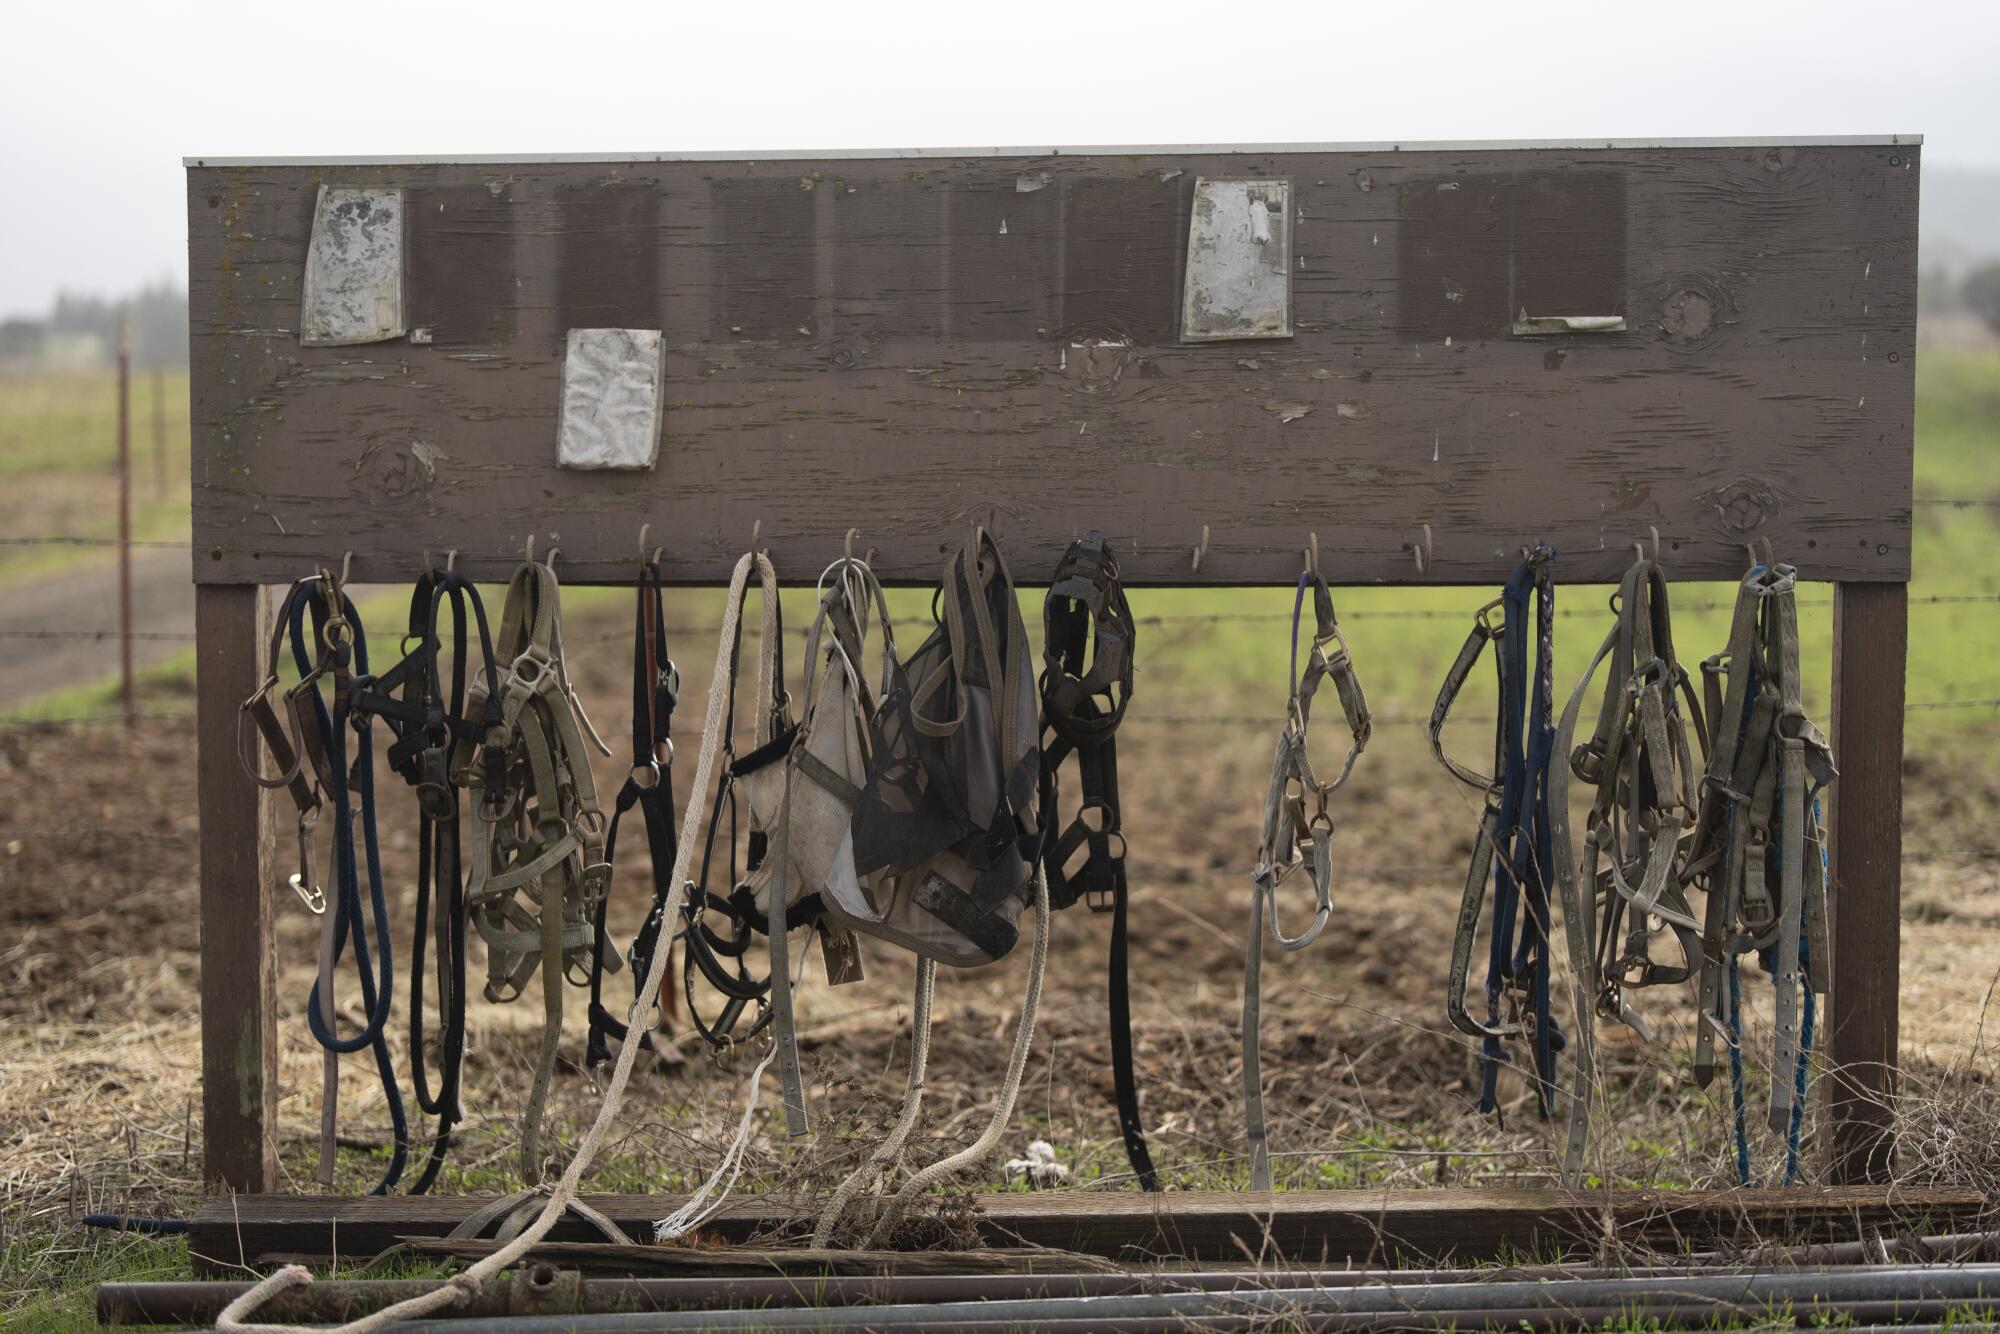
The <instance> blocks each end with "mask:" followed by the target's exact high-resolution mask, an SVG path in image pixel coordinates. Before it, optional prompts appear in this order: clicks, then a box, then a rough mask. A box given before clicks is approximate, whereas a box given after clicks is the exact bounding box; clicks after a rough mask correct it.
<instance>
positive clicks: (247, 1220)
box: [188, 1187, 1985, 1272]
mask: <svg viewBox="0 0 2000 1334" xmlns="http://www.w3.org/2000/svg"><path fill="white" fill-rule="evenodd" d="M977 1199H978V1208H977V1210H976V1211H975V1213H974V1215H973V1220H972V1221H973V1223H974V1225H975V1226H976V1227H977V1228H978V1231H979V1234H980V1236H981V1237H982V1238H983V1239H984V1240H985V1241H987V1242H989V1243H991V1244H994V1245H1005V1246H1023V1245H1025V1246H1046V1247H1051V1248H1054V1249H1057V1250H1066V1251H1077V1252H1081V1253H1084V1254H1090V1255H1099V1256H1104V1257H1107V1258H1110V1259H1115V1260H1120V1261H1125V1262H1130V1263H1139V1262H1146V1261H1157V1260H1161V1259H1183V1258H1184V1259H1190V1260H1233V1261H1252V1260H1260V1261H1266V1262H1268V1261H1275V1260H1279V1259H1284V1260H1290V1261H1297V1262H1302V1263H1313V1264H1320V1263H1335V1262H1346V1261H1358V1262H1364V1263H1375V1264H1382V1263H1398V1264H1407V1263H1411V1262H1414V1261H1417V1260H1454V1261H1470V1260H1486V1259H1494V1258H1499V1257H1501V1256H1504V1255H1509V1254H1512V1255H1526V1254H1535V1255H1544V1256H1545V1255H1549V1254H1551V1253H1552V1252H1555V1251H1557V1250H1569V1251H1572V1252H1575V1253H1581V1254H1585V1255H1588V1254H1592V1253H1594V1252H1595V1251H1596V1250H1597V1249H1598V1247H1599V1246H1600V1244H1601V1243H1603V1242H1605V1241H1607V1240H1615V1242H1616V1243H1617V1244H1620V1245H1638V1244H1644V1245H1648V1246H1652V1247H1655V1248H1658V1249H1661V1250H1666V1251H1681V1250H1693V1249H1701V1248H1713V1247H1728V1246H1735V1245H1745V1244H1749V1243H1752V1242H1756V1241H1774V1240H1784V1241H1801V1242H1803V1241H1827V1240H1840V1239H1847V1238H1852V1237H1855V1236H1866V1235H1871V1234H1872V1233H1874V1232H1875V1231H1877V1230H1880V1231H1885V1232H1891V1233H1903V1232H1911V1233H1919V1232H1948V1231H1951V1230H1953V1229H1955V1228H1960V1227H1969V1226H1972V1225H1973V1224H1974V1222H1975V1220H1977V1219H1978V1218H1979V1217H1980V1215H1981V1213H1982V1212H1983V1210H1984V1208H1985V1199H1984V1197H1983V1196H1982V1195H1981V1194H1980V1193H1979V1192H1977V1191H1969V1190H1957V1189H1940V1188H1899V1189H1895V1190H1885V1189H1882V1188H1878V1187H1825V1188H1820V1187H1814V1188H1796V1189H1790V1190H1749V1191H1611V1192H1604V1191H1591V1192H1564V1191H1559V1190H1552V1189H1519V1188H1513V1189H1508V1188H1500V1189H1453V1190H1402V1191H1383V1190H1324V1191H1285V1192H1280V1193H1278V1194H1273V1195H1252V1194H1247V1193H1237V1192H1229V1191H1170V1192H1167V1193H1164V1194H1145V1193H1141V1192H1138V1191H1120V1192H1105V1193H1102V1194H1099V1193H1092V1192H1081V1191H1063V1192H1051V1193H1042V1194H1000V1195H982V1196H979V1197H977ZM587 1202H588V1203H589V1204H591V1205H593V1206H595V1207H596V1208H597V1209H599V1210H601V1211H603V1212H604V1213H605V1214H607V1215H608V1216H610V1218H611V1219H612V1220H613V1221H614V1222H616V1223H617V1224H618V1225H619V1226H620V1227H621V1228H624V1229H625V1230H626V1231H627V1232H629V1233H631V1234H632V1235H634V1236H639V1237H646V1236H651V1235H652V1223H653V1220H655V1219H658V1218H664V1217H666V1216H667V1215H668V1214H669V1213H672V1212H673V1211H674V1210H675V1209H676V1208H678V1207H679V1206H680V1204H681V1203H682V1200H681V1198H680V1197H677V1196H648V1195H596V1196H589V1197H587ZM486 1203H490V1200H488V1199H483V1198H468V1197H442V1196H423V1197H415V1198H413V1197H409V1196H403V1197H392V1198H379V1197H359V1198H355V1197H337V1196H326V1195H312V1196H288V1195H261V1196H260V1195H245V1196H237V1197H233V1198H228V1199H212V1200H208V1201H206V1202H204V1203H203V1204H202V1205H201V1207H200V1208H199V1209H198V1210H197V1211H196V1213H195V1217H194V1221H193V1225H192V1228H191V1231H190V1233H189V1237H188V1248H189V1251H190V1253H191V1254H192V1255H193V1257H194V1260H195V1264H196V1266H197V1268H199V1269H204V1270H206V1271H209V1272H220V1271H224V1270H237V1271H239V1272H240V1267H243V1266H249V1267H252V1268H255V1267H258V1266H261V1265H269V1264H271V1263H274V1262H276V1261H278V1260H280V1259H283V1260H293V1259H301V1258H303V1259H308V1260H312V1259H327V1258H330V1257H331V1256H332V1255H333V1254H334V1251H335V1247H336V1245H337V1246H338V1250H339V1254H340V1255H341V1256H342V1257H345V1258H355V1259H359V1258H363V1257H366V1256H371V1255H377V1254H380V1253H381V1252H382V1251H385V1250H387V1249H389V1248H390V1247H391V1246H393V1245H395V1244H396V1243H397V1241H398V1239H399V1238H403V1237H442V1236H444V1235H445V1234H446V1233H447V1232H449V1231H450V1230H451V1229H452V1228H453V1227H455V1226H456V1225H457V1224H458V1223H460V1222H461V1221H463V1220H464V1219H465V1218H466V1216H467V1215H469V1214H471V1213H472V1212H473V1211H474V1210H476V1209H478V1208H479V1207H480V1206H481V1205H483V1204H486ZM810 1207H811V1206H810V1204H809V1203H805V1202H800V1201H796V1200H791V1199H787V1198H782V1197H762V1198H760V1197H755V1196H739V1197H737V1198H735V1199H732V1200H730V1201H729V1203H728V1204H727V1205H725V1206H724V1207H723V1209H722V1211H721V1212H720V1213H718V1214H717V1215H716V1216H715V1217H714V1218H713V1219H712V1220H711V1221H710V1222H709V1223H708V1224H706V1225H705V1227H704V1232H706V1233H709V1234H712V1235H713V1236H714V1237H715V1238H717V1239H719V1240H721V1241H725V1242H731V1243H737V1244H741V1243H743V1242H745V1241H747V1240H749V1239H750V1238H752V1237H768V1236H772V1235H776V1234H781V1233H783V1234H789V1235H796V1234H797V1233H798V1232H800V1231H801V1224H802V1222H803V1221H805V1220H807V1219H809V1218H810V1217H811V1214H810ZM551 1239H552V1240H555V1241H588V1240H593V1239H594V1233H593V1232H592V1231H591V1230H590V1228H589V1227H588V1225H586V1224H583V1223H581V1222H575V1223H564V1224H563V1225H560V1226H558V1227H557V1228H556V1229H555V1231H554V1233H553V1234H552V1235H551Z"/></svg>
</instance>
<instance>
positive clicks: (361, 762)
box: [286, 584, 410, 1195]
mask: <svg viewBox="0 0 2000 1334" xmlns="http://www.w3.org/2000/svg"><path fill="white" fill-rule="evenodd" d="M314 595H315V594H314V590H313V588H312V586H311V585H304V584H302V585H299V586H298V587H297V588H295V589H294V590H293V594H292V598H291V601H290V603H289V605H288V606H287V607H286V616H287V619H288V620H289V622H290V627H289V628H290V631H291V641H292V657H293V660H294V661H295V662H296V664H297V666H298V670H299V674H300V676H302V677H303V676H306V675H309V674H310V673H311V672H312V670H313V667H314V661H313V656H312V654H311V653H310V652H309V651H308V649H307V647H306V631H305V623H306V613H307V609H308V607H309V606H310V605H311V603H312V599H313V597H314ZM330 610H331V612H332V614H337V615H339V616H341V617H342V618H344V619H345V620H346V622H347V624H348V627H349V630H350V631H351V633H352V636H353V639H352V642H351V644H349V645H347V646H346V647H345V648H344V649H342V648H338V647H337V648H336V650H335V651H336V652H345V653H347V654H349V655H350V657H349V661H348V663H347V667H348V669H349V670H350V671H351V673H352V675H353V678H354V679H355V680H357V681H361V680H366V679H367V677H368V641H367V638H366V636H365V635H364V633H363V631H362V628H361V618H360V616H359V615H358V614H357V613H356V611H355V609H354V604H353V603H352V602H350V601H349V600H348V599H347V596H346V595H345V594H344V593H343V594H342V595H341V598H340V606H339V607H338V608H335V609H330ZM312 701H313V712H314V715H315V723H316V725H317V726H318V727H319V729H320V735H321V737H322V739H323V741H324V743H325V751H326V760H327V769H328V771H329V772H328V777H329V779H330V780H331V781H330V785H329V790H328V792H327V799H328V804H329V805H330V807H331V808H332V812H333V871H334V876H333V880H334V902H333V903H332V904H331V905H329V906H328V909H327V911H329V912H332V913H335V914H337V916H336V917H335V921H334V938H333V959H334V962H335V964H338V963H339V962H340V958H341V956H342V955H343V954H344V953H345V952H346V949H347V944H348V941H349V940H350V939H351V940H352V941H353V943H354V965H355V971H356V973H357V975H358V979H359V982H360V985H361V1008H362V1012H363V1013H364V1014H365V1015H366V1016H367V1019H366V1022H365V1023H364V1024H363V1026H362V1028H361V1031H360V1032H358V1033H355V1034H353V1035H352V1036H350V1037H345V1038H343V1037H340V1036H339V1035H338V1034H336V1033H335V1032H334V1031H333V1030H332V1029H331V1028H330V1027H329V1026H328V1025H327V1024H326V1022H325V1021H324V1020H323V1019H322V1017H321V1015H320V995H319V988H320V979H318V978H315V979H314V981H313V986H312V991H311V993H310V994H309V996H308V997H307V1000H306V1025H307V1027H308V1028H310V1029H311V1030H312V1034H313V1037H314V1038H316V1039H317V1040H318V1041H319V1044H320V1045H321V1046H322V1047H324V1048H326V1049H327V1050H328V1051H332V1052H337V1053H347V1052H357V1051H360V1050H361V1049H362V1048H363V1047H367V1048H369V1049H370V1051H372V1052H373V1054H374V1057H375V1071H376V1074H377V1075H378V1076H379V1078H380V1079H381V1082H382V1092H383V1095H384V1097H385V1098H386V1100H387V1101H388V1104H389V1123H390V1127H391V1130H392V1133H393V1139H394V1142H393V1147H392V1149H391V1151H390V1156H389V1165H388V1167H387V1168H386V1169H385V1170H384V1171H383V1174H382V1179H381V1180H380V1181H379V1182H377V1183H376V1185H375V1188H374V1189H373V1190H372V1191H370V1192H369V1194H371V1195H386V1194H388V1193H389V1190H390V1188H391V1187H392V1186H394V1185H395V1184H396V1182H397V1181H398V1180H399V1179H400V1178H401V1177H402V1175H403V1163H404V1160H405V1159H406V1157H407V1156H408V1153H409V1141H410V1128H409V1121H408V1118H407V1117H406V1116H405V1114H404V1111H403V1095H402V1090H401V1089H400V1088H399V1087H398V1086H397V1083H396V1067H395V1063H394V1061H393V1060H392V1059H391V1058H390V1055H389V1039H388V1034H387V1029H388V1021H389V1011H390V1009H391V1007H392V1004H393V1002H394V979H395V972H394V959H393V956H392V954H391V950H390V934H389V904H388V899H387V897H386V896H385V894H384V892H383V887H382V850H381V842H380V840H379V838H378V837H377V834H376V826H375V745H374V728H373V723H372V718H371V716H370V715H369V714H366V713H363V714H360V715H359V717H358V721H357V718H356V715H355V714H354V712H353V704H352V700H351V698H350V695H349V693H348V691H347V690H346V689H343V688H341V686H340V684H339V683H338V682H336V687H335V692H334V701H333V708H332V710H331V711H330V712H329V710H328V709H327V706H326V701H325V700H324V699H322V698H321V697H320V695H319V692H318V691H316V690H315V691H314V692H313V693H312ZM350 730H352V732H353V733H354V736H355V742H356V745H355V750H354V771H353V775H352V780H351V786H352V789H353V792H354V794H355V795H356V796H358V797H359V798H360V811H359V813H358V816H357V817H354V818H350V817H349V816H348V811H349V809H350V803H349V801H348V793H349V788H350V776H349V773H348V765H347V754H348V747H347V739H348V732H349V731H350ZM355 818H358V819H359V822H360V824H361V838H362V851H363V855H364V856H365V858H366V862H367V871H368V889H369V905H368V911H369V912H370V913H372V915H373V916H374V919H375V939H376V955H377V959H378V960H379V971H378V965H377V963H376V962H375V961H371V960H370V958H369V949H368V929H367V922H366V919H365V918H364V916H363V909H362V902H361V898H362V896H361V884H360V870H359V868H358V867H357V866H356V864H355V863H356V858H355V849H354V823H355Z"/></svg>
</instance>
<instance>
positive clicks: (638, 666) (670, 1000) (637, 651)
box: [584, 560, 681, 1077]
mask: <svg viewBox="0 0 2000 1334" xmlns="http://www.w3.org/2000/svg"><path fill="white" fill-rule="evenodd" d="M680 689H681V674H680V669H679V668H677V667H675V666H674V660H673V658H672V657H671V656H669V655H668V653H667V620H666V605H665V601H664V598H663V597H662V580H661V577H660V567H659V564H658V562H657V561H654V560H646V561H643V562H641V564H640V566H639V583H638V603H637V607H636V608H635V611H634V624H633V629H632V766H631V771H630V772H629V773H628V774H627V775H626V778H625V783H624V785H623V786H622V787H620V788H619V789H618V798H617V800H616V801H615V802H614V803H613V805H612V810H611V827H610V828H609V829H608V830H606V831H605V835H604V860H605V861H607V862H612V861H615V860H616V857H617V852H618V824H619V821H621V820H622V819H624V818H625V813H626V812H627V811H630V810H632V809H633V808H634V807H637V808H638V811H639V817H640V819H641V820H642V821H643V822H644V825H645V831H646V851H647V854H648V856H649V858H650V860H651V865H652V877H653V903H652V906H651V907H650V908H649V909H648V910H647V913H646V920H645V922H644V923H643V924H642V925H641V926H640V928H639V933H638V934H637V935H636V936H634V937H633V938H632V948H631V950H630V951H629V953H628V956H627V957H628V958H629V960H630V962H631V964H632V985H633V986H635V987H637V986H639V985H641V984H642V983H643V982H644V980H645V978H646V976H647V974H649V973H650V972H651V971H652V965H653V955H654V952H655V951H656V950H659V949H662V948H664V949H668V950H671V949H672V948H673V941H672V939H671V938H668V939H666V940H665V941H664V942H663V941H662V938H661V932H662V930H663V929H664V928H665V923H666V906H667V897H668V895H669V893H670V892H671V891H672V889H673V866H674V854H675V852H676V851H677V848H678V844H677V841H676V839H675V835H674V768H673V765H674V742H673V719H674V705H675V703H676V702H677V701H678V700H679V697H680ZM609 898H610V896H609V895H606V896H605V898H604V899H601V900H599V902H598V905H597V914H596V917H595V919H594V920H593V922H592V924H591V927H592V939H591V962H590V1037H589V1040H588V1042H587V1043H586V1046H585V1054H584V1064H585V1066H586V1067H587V1068H588V1069H590V1071H591V1072H592V1074H593V1077H595V1076H597V1075H599V1074H600V1073H601V1072H602V1070H603V1069H604V1068H605V1067H606V1066H607V1065H608V1064H609V1063H610V1060H611V1042H612V1040H614V1039H615V1040H617V1041H619V1042H624V1041H626V1040H627V1037H628V1034H627V1030H626V1026H625V1024H624V1023H623V1022H622V1021H621V1020H619V1019H618V1018H617V1017H616V1016H615V1015H613V1014H612V1013H611V1012H610V1011H609V1010H606V1009H605V1008H604V974H605V972H606V970H607V967H609V968H611V969H613V970H615V968H616V964H617V952H616V951H615V950H613V949H612V948H611V944H610V941H609V939H608V937H607V935H606V931H605V924H604V919H605V911H606V906H607V904H608V902H609ZM635 999H639V1000H643V1001H645V1004H643V1005H642V1006H641V1007H640V1008H641V1010H642V1011H652V1010H655V1009H657V1010H658V1011H659V1012H660V1014H661V1015H662V1016H663V1017H664V1018H667V1019H671V1018H672V1017H673V1016H674V1014H675V1011H676V1009H677V1006H676V1004H675V1000H674V976H673V963H672V961H671V960H669V961H668V963H667V973H666V975H665V977H664V979H663V980H662V982H661V985H660V991H659V994H658V995H657V996H654V997H650V998H648V997H637V996H636V995H635ZM639 1041H640V1043H641V1044H642V1045H643V1046H644V1047H645V1048H646V1049H647V1050H648V1051H650V1050H652V1044H653V1040H652V1035H651V1034H650V1033H643V1032H642V1033H641V1034H640V1035H639Z"/></svg>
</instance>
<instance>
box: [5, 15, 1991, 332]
mask: <svg viewBox="0 0 2000 1334" xmlns="http://www.w3.org/2000/svg"><path fill="white" fill-rule="evenodd" d="M0 4H4V7H5V21H4V22H5V33H4V40H0V182H4V184H0V200H4V201H5V204H6V207H5V209H4V210H0V316H5V315H10V314H32V313H39V312H41V311H42V310H44V309H45V308H46V306H47V305H48V303H49V301H50V299H51V298H52V297H53V296H54V295H55V293H56V291H57V290H58V289H63V288H68V289H72V290H83V291H95V292H101V293H107V294H109V293H116V292H122V291H124V290H127V289H129V288H131V287H134V286H136V285H137V284H139V283H141V282H144V281H147V280H153V279H159V278H164V277H173V278H175V279H176V280H184V268H185V257H186V227H185V223H184V219H183V210H184V206H185V200H184V196H183V193H182V178H181V158H182V156H183V155H190V154H194V155H201V154H206V155H214V156H222V155H253V154H255V155H269V156H294V155H303V154H369V153H381V154H450V153H505V152H622V151H626V150H636V151H648V152H651V151H671V150H694V149H777V148H883V147H913V146H950V147H964V146H975V145H1008V146H1016V145H1034V146H1043V145H1055V144H1062V145H1083V144H1145V143H1190V144H1191V143H1217V144H1223V143H1242V142H1259V143H1269V142H1321V141H1338V140H1385V139H1387V140H1403V141H1409V140H1419V139H1531V138H1539V139H1552V138H1553V139H1574V138H1597V137H1604V138H1639V137H1670V136H1671V137H1685V136H1723V135H1768V136H1773V137H1783V136H1788V135H1826V134H1892V133H1920V134H1923V135H1925V136H1926V147H1925V149H1924V160H1925V162H1926V164H1928V165H1930V166H1933V167H1935V166H1941V165H1961V166H1982V167H2000V0H1901V2H1900V3H1893V4H1890V3H1881V0H1877V2H1876V3H1871V4H1859V3H1849V2H1848V0H1816V2H1815V3H1792V2H1790V0H1784V2H1782V3H1779V2H1773V0H1733V2H1732V3H1707V2H1706V0H1658V2H1654V3H1641V2H1637V0H1596V2H1595V3H1585V4H1572V3H1561V2H1557V0H1533V2H1532V3H1504V2H1503V3H1494V0H1485V3H1462V2H1461V0H1420V2H1418V3H1398V0H1375V2H1374V3H1371V4H1368V5H1366V6H1360V5H1351V4H1347V3H1342V2H1341V0H1306V2H1304V3H1297V4H1288V3H1284V2H1283V0H1261V2H1257V3H1242V2H1241V0H1220V2H1216V3H1209V4H1206V5H1192V4H1179V3H1166V2H1164V0H1118V2H1114V0H1069V2H1068V3H1065V4H1059V5H1040V4H1031V3H1004V2H999V3H996V2H995V0H983V2H982V3H979V4H976V5H974V4H959V3H954V0H929V2H928V3H923V4H872V3H867V2H866V0H846V2H845V3H842V2H839V0H835V2H833V3H829V2H827V0H820V2H819V3H814V4H804V5H792V4H789V3H786V0H754V2H749V3H746V2H744V0H738V2H737V3H714V2H713V0H704V3H701V4H698V5H679V4H674V3H669V2H666V0H649V2H647V3H633V4H614V3H586V2H585V0H570V2H569V3H563V4H549V3H536V4H529V3H517V2H515V0H482V3H477V4H441V3H428V2H427V0H403V3H398V4H374V3H364V2H361V0H343V3H337V4H288V3H272V0H262V3H258V4H238V3H202V2H201V0H186V2H184V3H178V4H160V3H157V0H155V2H154V3H148V4H130V5H128V4H123V3H113V4H109V5H107V4H103V3H99V4H92V5H83V4H75V3H67V2H66V0H0Z"/></svg>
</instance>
